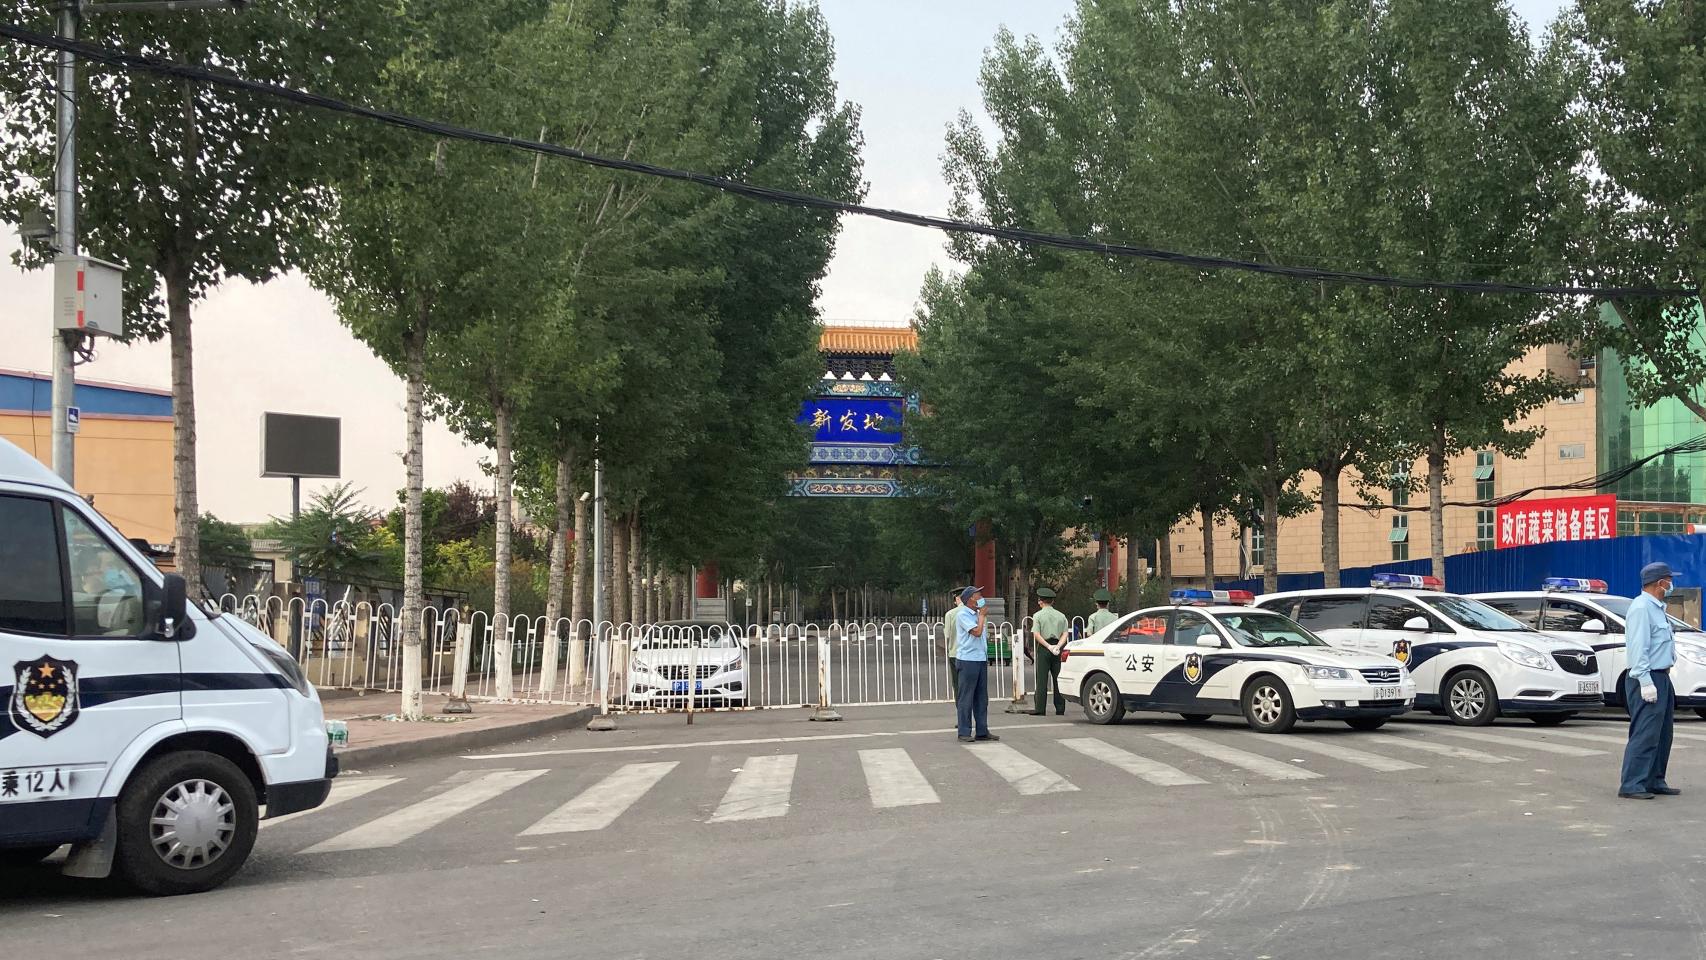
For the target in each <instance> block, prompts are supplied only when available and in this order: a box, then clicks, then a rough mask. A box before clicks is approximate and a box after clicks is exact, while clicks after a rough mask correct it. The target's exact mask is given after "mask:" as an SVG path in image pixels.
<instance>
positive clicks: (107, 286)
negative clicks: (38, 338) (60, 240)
mask: <svg viewBox="0 0 1706 960" xmlns="http://www.w3.org/2000/svg"><path fill="white" fill-rule="evenodd" d="M53 325H54V328H55V329H58V330H73V331H76V332H78V333H87V334H97V335H100V336H103V337H122V336H124V268H123V267H121V266H119V265H118V264H116V263H108V262H106V261H105V260H96V259H95V258H94V257H57V258H55V259H54V261H53Z"/></svg>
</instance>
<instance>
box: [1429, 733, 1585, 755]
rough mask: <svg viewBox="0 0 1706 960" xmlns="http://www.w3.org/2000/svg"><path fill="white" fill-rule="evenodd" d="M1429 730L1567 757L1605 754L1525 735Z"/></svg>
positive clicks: (1465, 738) (1449, 735) (1450, 735)
mask: <svg viewBox="0 0 1706 960" xmlns="http://www.w3.org/2000/svg"><path fill="white" fill-rule="evenodd" d="M1428 732H1429V733H1439V734H1444V735H1445V736H1448V737H1461V738H1462V739H1464V740H1479V741H1481V742H1482V743H1496V744H1498V745H1499V746H1501V747H1510V748H1511V749H1516V750H1538V751H1540V752H1541V753H1556V754H1559V755H1561V756H1565V757H1599V756H1604V755H1605V751H1604V750H1589V749H1587V748H1585V747H1571V746H1566V745H1565V744H1562V743H1547V742H1546V741H1544V740H1529V739H1527V738H1525V737H1512V736H1506V735H1504V734H1498V733H1478V732H1476V731H1473V730H1453V729H1447V728H1445V727H1440V728H1434V727H1429V728H1428Z"/></svg>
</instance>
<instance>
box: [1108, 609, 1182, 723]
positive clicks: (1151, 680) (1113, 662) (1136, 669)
mask: <svg viewBox="0 0 1706 960" xmlns="http://www.w3.org/2000/svg"><path fill="white" fill-rule="evenodd" d="M1170 620H1171V614H1170V613H1169V612H1168V611H1166V610H1154V611H1144V612H1140V613H1138V614H1137V615H1136V616H1134V617H1132V618H1131V619H1130V620H1128V621H1126V622H1125V623H1121V624H1119V625H1118V626H1116V627H1114V630H1113V632H1112V633H1110V634H1108V639H1107V642H1105V643H1104V644H1103V645H1102V662H1103V664H1104V667H1105V669H1106V670H1107V671H1108V673H1110V674H1111V675H1112V676H1113V678H1114V682H1115V683H1116V684H1118V685H1119V688H1120V695H1121V696H1125V697H1136V698H1138V700H1139V701H1141V702H1143V703H1146V704H1147V703H1149V702H1151V701H1152V700H1153V698H1154V696H1155V685H1156V682H1157V681H1159V680H1160V679H1161V676H1162V674H1163V673H1165V672H1166V671H1165V668H1164V666H1163V664H1164V662H1165V653H1166V642H1167V627H1168V624H1169V621H1170Z"/></svg>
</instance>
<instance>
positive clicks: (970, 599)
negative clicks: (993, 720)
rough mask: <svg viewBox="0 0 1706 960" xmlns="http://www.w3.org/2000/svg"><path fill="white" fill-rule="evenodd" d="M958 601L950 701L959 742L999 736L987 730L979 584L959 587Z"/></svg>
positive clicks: (986, 653) (986, 667)
mask: <svg viewBox="0 0 1706 960" xmlns="http://www.w3.org/2000/svg"><path fill="white" fill-rule="evenodd" d="M960 603H961V604H963V606H962V607H960V612H959V617H958V619H957V620H955V622H954V635H955V652H954V656H955V657H956V658H957V659H958V660H959V676H958V678H957V679H958V681H959V689H957V690H956V691H955V693H956V697H955V701H954V702H955V706H957V707H958V708H959V735H960V742H961V743H972V742H974V741H975V740H999V739H1001V738H1000V737H998V736H996V735H995V734H993V733H990V732H989V648H988V646H987V645H986V644H985V642H984V630H985V629H986V628H987V627H988V625H989V615H988V613H986V612H985V611H984V608H983V603H984V600H983V590H982V588H980V587H967V588H965V589H964V590H961V591H960ZM974 730H975V736H974Z"/></svg>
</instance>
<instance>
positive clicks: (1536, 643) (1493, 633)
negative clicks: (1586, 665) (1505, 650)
mask: <svg viewBox="0 0 1706 960" xmlns="http://www.w3.org/2000/svg"><path fill="white" fill-rule="evenodd" d="M1429 636H1430V637H1431V636H1432V634H1430V635H1429ZM1462 636H1465V637H1467V638H1469V639H1474V640H1482V641H1485V642H1487V643H1498V642H1500V641H1502V640H1509V641H1512V642H1514V643H1520V644H1524V645H1526V646H1530V647H1533V648H1535V649H1536V650H1543V651H1545V652H1546V653H1592V652H1593V648H1592V647H1590V646H1588V645H1587V644H1585V643H1583V642H1582V641H1580V640H1573V639H1565V638H1564V637H1559V636H1555V635H1553V634H1550V633H1541V632H1539V631H1537V630H1525V631H1521V632H1515V631H1513V632H1508V633H1507V632H1503V631H1499V630H1470V631H1468V632H1467V633H1465V634H1462ZM1423 642H1438V641H1432V640H1430V641H1423Z"/></svg>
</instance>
